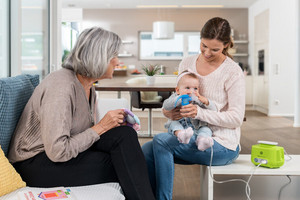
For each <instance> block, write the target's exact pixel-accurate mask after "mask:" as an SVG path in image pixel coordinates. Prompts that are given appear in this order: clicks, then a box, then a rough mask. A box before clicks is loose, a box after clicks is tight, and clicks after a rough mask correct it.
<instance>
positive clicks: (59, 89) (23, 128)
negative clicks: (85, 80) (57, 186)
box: [8, 69, 99, 163]
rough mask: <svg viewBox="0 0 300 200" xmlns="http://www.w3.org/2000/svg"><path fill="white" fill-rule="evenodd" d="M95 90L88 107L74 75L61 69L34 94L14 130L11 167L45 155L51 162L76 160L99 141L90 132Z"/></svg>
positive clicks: (10, 151) (52, 74)
mask: <svg viewBox="0 0 300 200" xmlns="http://www.w3.org/2000/svg"><path fill="white" fill-rule="evenodd" d="M95 100H96V95H95V89H94V88H92V89H91V103H89V101H88V99H87V97H86V93H85V90H84V88H83V86H82V84H81V83H80V82H79V80H78V79H77V77H76V74H75V73H74V72H73V71H71V70H68V69H60V70H58V71H55V72H53V73H51V74H49V75H48V76H47V77H46V78H45V79H44V80H43V81H42V82H41V83H40V84H39V85H38V86H37V87H36V89H35V90H34V92H33V95H32V96H31V98H30V99H29V101H28V103H27V105H26V106H25V109H24V111H23V113H22V115H21V118H20V120H19V123H18V125H17V127H16V130H15V133H14V136H13V138H12V141H11V144H10V150H9V155H8V158H9V160H10V161H11V162H12V163H14V162H18V161H22V160H26V159H28V158H31V157H33V156H35V155H37V154H38V153H41V152H44V151H45V152H46V154H47V156H48V157H49V159H51V160H52V161H54V162H64V161H68V160H70V159H71V158H74V157H76V156H77V155H78V154H79V153H80V152H83V151H85V150H86V149H88V148H89V147H90V146H92V144H93V143H94V142H95V141H97V140H98V139H99V135H98V134H97V133H96V132H95V131H94V130H92V129H91V127H92V126H93V121H94V117H93V116H94V107H95V106H94V105H95Z"/></svg>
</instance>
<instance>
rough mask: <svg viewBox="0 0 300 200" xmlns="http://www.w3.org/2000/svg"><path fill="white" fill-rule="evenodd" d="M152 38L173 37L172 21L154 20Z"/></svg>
mask: <svg viewBox="0 0 300 200" xmlns="http://www.w3.org/2000/svg"><path fill="white" fill-rule="evenodd" d="M152 37H153V39H173V38H174V22H170V21H156V22H153V34H152Z"/></svg>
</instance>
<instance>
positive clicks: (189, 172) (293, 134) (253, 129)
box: [139, 111, 300, 200]
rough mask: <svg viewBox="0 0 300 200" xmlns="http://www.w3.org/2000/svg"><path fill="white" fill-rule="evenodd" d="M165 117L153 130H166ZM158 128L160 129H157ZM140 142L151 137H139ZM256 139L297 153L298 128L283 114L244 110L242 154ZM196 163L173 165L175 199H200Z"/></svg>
mask: <svg viewBox="0 0 300 200" xmlns="http://www.w3.org/2000/svg"><path fill="white" fill-rule="evenodd" d="M165 120H166V119H164V118H157V119H154V123H153V124H154V129H155V130H156V131H161V132H165V131H166V130H165V129H164V128H163V123H164V122H165ZM141 122H142V127H147V120H146V119H141ZM157 127H158V129H161V130H157ZM139 140H140V143H141V145H142V144H144V143H145V142H147V141H149V140H151V139H149V138H140V139H139ZM258 140H267V141H274V142H278V143H279V145H280V146H282V147H284V149H285V150H286V152H287V153H288V154H300V148H299V145H300V128H294V127H293V120H292V119H290V118H284V117H267V116H266V115H265V114H261V113H259V112H256V111H247V112H246V121H245V122H244V123H243V125H242V134H241V147H242V150H241V154H250V153H251V146H252V145H254V144H257V141H258ZM199 177H200V168H199V165H190V166H187V165H175V178H174V191H173V199H174V200H194V199H195V200H196V199H197V200H198V199H200V183H199V180H200V179H199Z"/></svg>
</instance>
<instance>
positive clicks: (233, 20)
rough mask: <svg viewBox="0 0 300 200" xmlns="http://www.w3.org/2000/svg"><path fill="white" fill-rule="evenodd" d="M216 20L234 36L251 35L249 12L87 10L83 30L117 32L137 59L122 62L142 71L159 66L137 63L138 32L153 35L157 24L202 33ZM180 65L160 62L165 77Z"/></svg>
mask: <svg viewBox="0 0 300 200" xmlns="http://www.w3.org/2000/svg"><path fill="white" fill-rule="evenodd" d="M216 16H219V17H223V18H226V19H227V20H228V21H229V22H230V24H231V26H232V28H233V29H234V30H235V35H237V36H238V34H239V33H241V34H245V33H247V32H248V9H167V10H164V9H161V10H156V9H116V10H113V9H111V10H109V9H105V10H100V9H84V10H83V25H82V26H83V28H87V27H91V26H101V27H103V28H105V29H108V30H111V31H113V32H116V33H117V34H119V35H120V37H121V38H122V39H123V40H131V41H133V42H134V43H133V44H126V46H124V48H126V51H128V52H130V53H133V54H134V57H131V58H122V59H121V61H123V62H124V63H125V64H126V65H129V64H133V65H136V66H137V68H139V67H140V65H141V64H142V63H143V64H147V63H152V64H157V63H158V62H157V61H139V60H138V31H151V30H152V23H153V21H157V20H171V21H174V22H175V30H176V31H200V30H201V28H202V26H203V25H204V23H205V22H206V21H207V20H208V19H210V18H212V17H216ZM246 35H247V34H246ZM241 48H242V47H241ZM246 51H247V49H246ZM179 62H180V61H159V64H163V65H165V66H166V73H167V74H170V73H172V72H173V71H175V69H176V68H177V67H178V65H179ZM246 62H247V60H246Z"/></svg>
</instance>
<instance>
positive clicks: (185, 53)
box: [138, 31, 201, 60]
mask: <svg viewBox="0 0 300 200" xmlns="http://www.w3.org/2000/svg"><path fill="white" fill-rule="evenodd" d="M142 34H151V36H152V32H151V31H139V33H138V42H139V48H138V59H139V60H182V58H183V57H186V56H188V55H189V53H188V50H189V46H188V37H189V36H195V35H197V36H199V51H198V52H200V43H201V39H200V31H176V32H175V34H183V41H182V42H183V44H182V45H183V55H182V56H170V57H169V56H152V57H150V56H147V57H142V55H141V50H142V46H141V45H142V42H141V35H142ZM151 40H153V39H152V37H151Z"/></svg>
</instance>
